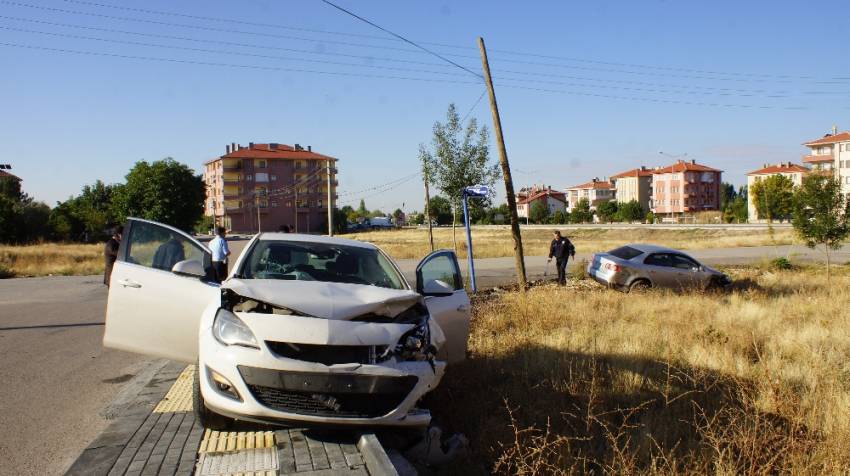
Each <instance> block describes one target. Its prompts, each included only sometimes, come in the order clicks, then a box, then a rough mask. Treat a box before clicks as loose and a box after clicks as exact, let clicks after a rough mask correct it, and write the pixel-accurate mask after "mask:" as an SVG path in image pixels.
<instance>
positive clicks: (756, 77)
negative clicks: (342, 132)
mask: <svg viewBox="0 0 850 476" xmlns="http://www.w3.org/2000/svg"><path fill="white" fill-rule="evenodd" d="M64 1H66V2H69V3H76V4H81V5H90V6H96V7H100V8H112V9H118V10H125V11H135V12H141V13H149V14H157V15H168V16H176V17H184V18H192V19H198V20H205V21H216V22H229V23H237V24H245V25H252V26H265V27H274V28H283V29H290V30H297V31H305V32H312V33H321V34H332V35H342V36H352V37H363V38H371V39H377V40H394V39H390V38H381V37H376V36H373V35H360V34H354V33H343V32H335V31H330V30H312V29H307V28H296V27H287V26H284V25H275V24H268V23H257V22H248V21H244V20H232V19H225V18H216V17H207V16H199V15H189V14H182V13H176V12H164V11H159V10H150V9H140V8H132V7H123V6H117V5H109V4H102V3H95V2H88V1H83V0H64ZM322 1H324V2H326V3H329V4H330V2H327V1H326V0H322ZM0 3H2V4H7V5H14V6H20V7H26V8H34V9H40V10H47V11H54V12H59V13H71V14H78V15H88V16H94V17H100V18H107V19H116V20H124V21H135V22H143V23H151V24H158V25H169V26H177V27H183V28H194V29H200V30H207V31H219V32H227V33H237V34H246V35H255V36H267V37H273V38H283V39H291V40H295V41H311V42H325V43H331V44H340V45H344V46H354V47H365V48H378V49H387V50H395V51H402V52H408V53H412V52H415V53H421V52H423V51H424V52H426V53H428V54H434V55H437V56H438V57H439V58H440V59H442V60H443V61H448V62H450V63H451V64H453V65H455V66H460V67H461V68H462V69H464V70H465V71H467V72H469V73H472V74H474V75H476V76H480V75H478V73H474V72H472V71H471V70H469V69H468V68H466V67H463V66H461V65H459V64H457V63H455V62H453V61H451V60H448V59H447V58H445V56H453V57H459V58H469V59H477V56H470V55H461V54H449V53H444V54H442V55H440V54H438V53H435V52H432V51H431V50H428V49H425V48H423V47H421V46H419V44H417V43H416V42H413V41H411V40H407V39H404V38H403V37H400V36H399V38H401V40H395V41H405V42H408V43H410V44H412V45H414V46H416V47H417V48H419V49H420V50H423V51H417V50H409V49H404V48H393V47H388V46H379V45H368V44H356V43H350V42H344V41H334V40H321V39H314V38H303V37H292V36H282V35H274V34H269V33H260V32H252V31H241V30H228V29H223V28H211V27H202V26H197V25H186V24H178V23H168V22H160V21H154V20H146V19H138V18H129V17H117V16H111V15H103V14H97V13H90V12H81V11H75V10H66V9H60V8H53V7H46V6H40V5H33V4H27V3H22V2H14V1H9V0H3V1H0ZM331 5H333V4H331ZM333 6H334V7H335V8H338V9H341V10H343V11H345V12H346V13H348V14H351V15H353V16H355V17H356V18H358V19H361V20H363V21H366V22H367V23H369V24H370V25H372V26H375V27H376V28H380V29H382V30H383V31H387V32H388V33H390V34H392V35H395V33H392V32H389V31H388V30H385V29H383V28H382V27H380V26H378V25H375V24H373V23H371V22H369V21H368V20H366V19H363V18H361V17H358V16H356V15H355V14H353V13H351V12H348V11H347V10H345V9H342V8H341V7H337V6H336V5H333ZM418 43H421V44H434V45H438V46H443V47H450V48H458V49H467V50H472V49H474V48H472V47H465V46H459V45H449V44H444V43H433V42H418ZM494 52H499V53H502V54H508V55H522V56H529V57H540V58H549V59H556V60H564V61H571V62H579V63H587V64H599V65H607V66H623V67H628V68H638V69H656V70H661V71H665V72H669V71H680V72H691V73H700V74H712V75H716V76H740V78H737V79H732V78H723V77H705V76H692V75H670V74H667V73H651V72H640V71H624V70H611V69H602V68H593V67H580V66H575V65H565V64H556V63H541V62H534V61H524V60H516V59H507V58H500V57H499V56H498V55H496V56H495V57H493V58H491V59H492V60H494V62H500V61H501V62H510V63H522V64H530V65H537V66H544V67H560V68H571V69H582V70H590V71H601V72H611V73H620V74H636V75H648V76H665V77H680V78H684V79H705V80H713V81H760V82H764V81H766V80H768V79H770V78H775V79H780V80H783V82H789V80H793V79H797V80H810V81H814V82H816V83H819V84H845V83H846V81H850V78H847V77H835V78H828V79H829V81H819V80H818V79H819V78H816V77H813V76H792V75H777V74H766V73H741V72H720V71H709V70H700V69H691V68H681V67H671V66H654V65H645V64H633V63H618V62H612V61H601V60H593V59H585V58H573V57H564V56H555V55H543V54H539V53H532V52H517V51H510V50H494ZM746 78H749V79H746Z"/></svg>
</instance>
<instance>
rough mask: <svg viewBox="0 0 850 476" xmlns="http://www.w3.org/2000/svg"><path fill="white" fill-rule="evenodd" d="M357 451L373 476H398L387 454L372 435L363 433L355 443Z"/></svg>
mask: <svg viewBox="0 0 850 476" xmlns="http://www.w3.org/2000/svg"><path fill="white" fill-rule="evenodd" d="M357 449H358V450H360V453H361V454H362V455H363V461H364V462H365V463H366V469H367V470H368V471H369V474H371V475H375V476H399V474H398V471H396V469H395V466H393V463H392V461H390V457H389V456H387V452H386V451H384V447H383V446H382V445H381V442H380V441H378V437H377V436H375V434H374V433H364V434H362V435H360V439H359V440H358V441H357Z"/></svg>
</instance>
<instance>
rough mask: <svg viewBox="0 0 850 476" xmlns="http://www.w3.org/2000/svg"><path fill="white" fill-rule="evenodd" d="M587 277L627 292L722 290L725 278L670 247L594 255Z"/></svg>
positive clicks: (637, 246)
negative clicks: (654, 289) (648, 290)
mask: <svg viewBox="0 0 850 476" xmlns="http://www.w3.org/2000/svg"><path fill="white" fill-rule="evenodd" d="M587 274H588V276H590V277H591V278H593V279H595V280H596V281H597V282H599V283H600V284H603V285H605V286H608V287H611V288H615V289H618V290H620V291H623V292H629V291H632V290H635V289H648V288H669V289H676V290H681V289H700V290H705V289H725V288H728V287H729V286H730V285H731V284H732V282H731V280H730V279H729V277H728V276H726V275H725V274H723V273H721V272H720V271H717V270H716V269H712V268H710V267H708V266H705V265H703V264H700V262H699V261H697V260H695V259H694V258H692V257H690V256H688V255H686V254H685V253H682V252H681V251H677V250H674V249H670V248H664V247H661V246H655V245H644V244H630V245H626V246H622V247H620V248H617V249H614V250H611V251H609V252H607V253H596V254H594V255H593V259H592V260H591V261H590V263H589V264H588V265H587Z"/></svg>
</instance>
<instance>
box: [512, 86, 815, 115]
mask: <svg viewBox="0 0 850 476" xmlns="http://www.w3.org/2000/svg"><path fill="white" fill-rule="evenodd" d="M500 86H501V87H505V88H513V89H524V90H528V91H538V92H547V93H556V94H566V95H572V96H586V97H595V98H604V99H617V100H624V101H638V102H651V103H659V104H680V105H687V106H709V107H723V108H741V109H782V110H790V111H801V110H806V109H808V108H807V107H802V106H792V107H780V106H764V105H757V104H724V103H709V102H699V101H682V100H678V99H660V98H642V97H636V96H614V95H609V94H597V93H588V92H581V91H570V90H563V89H548V88H535V87H529V86H520V85H514V84H501V85H500Z"/></svg>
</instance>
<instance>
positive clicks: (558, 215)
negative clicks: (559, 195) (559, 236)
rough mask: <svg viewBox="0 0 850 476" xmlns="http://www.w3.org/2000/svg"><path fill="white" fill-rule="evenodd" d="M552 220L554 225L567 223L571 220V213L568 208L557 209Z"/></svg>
mask: <svg viewBox="0 0 850 476" xmlns="http://www.w3.org/2000/svg"><path fill="white" fill-rule="evenodd" d="M550 221H551V222H552V224H553V225H566V224H567V223H569V222H570V214H569V213H567V211H566V210H555V213H553V214H552V219H551V220H550Z"/></svg>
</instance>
